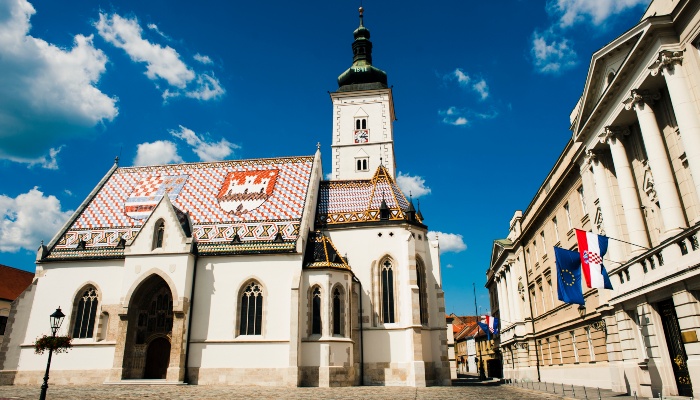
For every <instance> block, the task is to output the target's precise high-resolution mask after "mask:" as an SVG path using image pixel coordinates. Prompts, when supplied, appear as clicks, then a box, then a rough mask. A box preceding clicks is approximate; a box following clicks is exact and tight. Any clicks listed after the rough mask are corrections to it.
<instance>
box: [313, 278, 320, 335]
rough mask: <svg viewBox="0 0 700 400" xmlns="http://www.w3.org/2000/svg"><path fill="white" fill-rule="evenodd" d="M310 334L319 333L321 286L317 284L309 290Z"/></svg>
mask: <svg viewBox="0 0 700 400" xmlns="http://www.w3.org/2000/svg"><path fill="white" fill-rule="evenodd" d="M311 334H312V335H320V334H321V288H319V287H318V286H316V287H314V289H313V291H312V292H311Z"/></svg>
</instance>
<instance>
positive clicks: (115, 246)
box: [0, 8, 450, 387]
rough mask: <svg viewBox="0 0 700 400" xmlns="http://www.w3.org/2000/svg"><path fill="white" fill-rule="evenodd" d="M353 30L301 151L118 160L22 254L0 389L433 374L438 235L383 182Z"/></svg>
mask: <svg viewBox="0 0 700 400" xmlns="http://www.w3.org/2000/svg"><path fill="white" fill-rule="evenodd" d="M362 13H363V10H362V8H360V24H359V27H358V28H357V29H356V30H355V31H354V42H353V44H352V51H353V63H352V66H351V67H350V68H349V69H348V70H346V71H345V72H343V73H342V74H341V75H340V76H339V77H338V89H337V91H335V92H333V93H331V96H330V97H331V100H332V103H333V114H332V121H333V128H332V146H331V158H332V161H331V162H332V172H331V174H330V175H329V176H328V179H329V180H325V179H324V176H323V168H322V164H321V152H320V146H318V149H317V151H316V153H315V154H312V155H306V156H290V157H280V158H263V159H249V160H229V161H221V162H200V163H184V164H172V165H153V166H145V167H120V166H119V165H118V163H115V165H114V166H113V167H112V168H111V169H110V170H109V171H108V172H107V173H106V175H105V176H104V178H103V179H102V180H101V181H100V182H98V183H97V185H96V186H95V188H94V189H93V191H92V192H91V193H90V194H89V196H88V197H87V199H85V200H84V201H83V203H82V204H81V205H80V206H79V207H78V208H77V210H76V211H75V213H74V214H73V216H72V217H71V218H70V219H69V221H67V222H66V224H65V225H64V226H63V228H62V229H61V230H60V231H59V232H57V233H56V235H55V236H54V238H53V239H52V240H51V241H50V242H49V243H47V244H45V245H44V244H42V245H41V247H40V248H39V250H38V252H37V258H36V276H35V278H34V281H33V283H32V284H31V285H30V286H29V288H28V289H27V290H25V291H24V293H23V294H22V295H21V296H20V297H19V298H18V299H17V300H16V301H15V302H14V303H13V305H12V309H11V311H10V315H9V317H8V323H7V328H6V332H5V334H6V336H5V341H4V342H3V343H2V347H0V384H35V385H38V384H40V383H41V381H42V378H43V375H44V369H45V367H46V357H47V356H46V354H44V355H37V354H35V353H34V347H33V343H34V341H35V340H36V338H38V337H40V336H41V335H43V334H47V333H49V332H48V324H47V322H48V316H49V315H50V314H51V313H52V312H53V311H54V310H55V309H56V307H58V306H61V309H62V311H63V312H64V313H65V314H66V317H65V320H64V321H63V325H62V328H61V331H60V334H62V335H70V336H71V337H72V338H73V348H72V349H71V350H70V351H69V352H68V353H67V354H60V355H57V356H55V357H54V358H53V361H52V365H51V375H50V381H49V383H50V384H96V383H97V384H101V383H105V384H128V383H151V384H158V383H160V384H198V385H251V384H254V385H282V386H352V385H387V386H416V387H420V386H426V385H449V384H450V371H449V364H448V360H447V338H446V329H445V303H444V293H443V291H442V281H441V273H440V258H439V246H438V243H437V240H429V239H428V236H427V233H428V229H427V226H426V225H425V222H424V219H423V216H422V214H421V212H420V210H419V209H418V210H417V209H416V208H415V207H414V205H413V202H412V200H410V199H407V198H406V196H405V195H404V194H403V193H402V192H401V190H400V189H399V187H398V185H397V183H396V180H395V178H396V161H395V157H394V136H393V121H394V120H395V117H394V105H393V98H392V90H391V88H390V87H389V86H388V85H387V74H386V73H385V72H384V71H382V70H380V69H378V68H377V67H375V66H374V65H372V43H371V42H370V40H369V39H370V32H369V30H368V29H367V28H366V27H365V26H364V24H363V14H362Z"/></svg>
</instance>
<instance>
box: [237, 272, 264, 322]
mask: <svg viewBox="0 0 700 400" xmlns="http://www.w3.org/2000/svg"><path fill="white" fill-rule="evenodd" d="M262 309H263V291H262V287H261V286H260V284H259V283H257V282H255V281H253V282H250V283H249V284H248V285H247V286H246V287H245V289H244V290H243V294H242V295H241V323H240V329H239V334H240V335H262Z"/></svg>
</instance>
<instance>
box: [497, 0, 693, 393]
mask: <svg viewBox="0 0 700 400" xmlns="http://www.w3.org/2000/svg"><path fill="white" fill-rule="evenodd" d="M699 40H700V3H698V2H697V1H688V0H673V1H661V0H655V1H653V2H652V3H651V4H650V6H649V8H648V9H647V10H646V12H645V13H644V15H643V16H642V18H641V20H640V22H639V23H638V24H637V25H636V26H634V27H632V28H631V29H629V30H628V31H626V32H625V33H624V34H622V35H621V36H620V37H618V38H616V39H615V40H613V41H612V42H610V43H609V44H608V45H606V46H605V47H603V48H602V49H600V50H599V51H597V52H596V53H595V54H594V55H593V57H592V60H591V64H590V69H589V72H588V76H587V79H586V84H585V87H584V91H583V94H582V96H581V98H580V100H579V102H578V104H576V106H575V108H574V110H573V112H572V113H571V130H572V132H573V135H572V138H571V141H570V142H569V143H568V144H567V146H566V148H565V149H564V151H563V152H562V153H561V155H560V157H559V159H558V160H557V161H556V163H555V164H554V166H553V168H552V170H551V171H550V173H549V175H548V176H547V178H546V179H545V181H544V182H543V183H542V185H541V187H540V189H539V190H538V192H537V194H536V195H535V197H534V198H533V199H532V201H531V203H530V205H529V206H528V208H527V209H526V210H525V212H520V211H518V212H516V213H515V215H514V217H513V219H512V220H511V221H510V229H509V233H508V235H507V236H506V238H504V239H500V240H496V241H494V244H493V253H492V257H491V265H490V266H489V270H488V272H487V276H488V278H487V284H486V286H487V287H488V288H489V291H490V294H491V303H492V307H493V309H494V310H495V311H496V312H497V314H498V316H499V317H500V318H501V321H502V329H501V332H502V334H501V337H500V338H499V339H500V345H499V346H500V350H501V353H502V360H503V366H504V373H505V376H506V377H507V378H514V379H525V380H538V379H539V380H541V381H547V382H557V383H565V384H577V385H582V384H586V385H588V386H599V387H603V388H611V389H613V390H616V391H620V392H628V393H633V392H636V393H637V395H639V396H642V397H652V395H654V396H656V395H657V394H658V393H659V392H661V393H662V394H663V395H682V396H692V395H693V394H695V395H696V396H697V395H700V342H698V331H699V330H700V248H699V246H698V230H700V200H699V198H698V194H699V193H700V102H699V100H700V87H699V84H700V41H699ZM576 228H578V229H583V230H586V231H593V232H596V233H598V234H601V235H606V236H608V237H610V238H615V239H619V240H610V242H609V249H608V254H607V255H606V258H605V260H606V261H605V265H606V267H607V270H608V272H609V274H610V277H611V281H612V284H613V287H614V289H613V290H596V289H592V290H587V291H585V293H584V296H585V300H586V306H585V307H580V308H579V307H578V306H576V305H568V304H564V303H562V302H560V301H559V300H558V299H557V288H556V284H557V276H556V267H555V264H554V255H553V246H559V247H564V248H567V249H576V248H577V243H576V239H575V235H574V229H576Z"/></svg>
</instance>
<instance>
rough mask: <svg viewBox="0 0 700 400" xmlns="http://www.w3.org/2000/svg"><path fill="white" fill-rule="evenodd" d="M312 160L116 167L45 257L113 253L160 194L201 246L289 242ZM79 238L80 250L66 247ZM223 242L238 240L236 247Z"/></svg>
mask: <svg viewBox="0 0 700 400" xmlns="http://www.w3.org/2000/svg"><path fill="white" fill-rule="evenodd" d="M313 161H314V157H312V156H309V157H289V158H267V159H252V160H237V161H221V162H205V163H191V164H173V165H160V166H148V167H126V168H116V169H115V170H114V172H112V174H111V175H110V176H109V177H108V178H107V179H106V181H105V182H104V184H103V185H102V187H99V188H98V190H97V192H96V193H95V194H94V196H93V197H92V198H91V199H88V200H89V202H87V204H86V205H85V207H84V208H83V209H81V210H80V212H79V215H78V216H77V217H76V218H75V219H74V220H73V221H72V223H71V224H70V226H69V227H68V228H67V229H66V230H65V232H63V233H62V234H61V236H60V237H59V238H58V241H57V242H56V243H55V246H54V247H53V248H52V249H50V250H51V251H52V254H50V255H49V257H47V258H48V259H57V258H59V257H60V258H63V259H65V258H83V257H85V258H110V257H114V256H118V254H116V253H115V252H114V251H113V249H116V247H117V244H118V243H119V240H120V239H121V238H124V239H126V241H129V240H131V239H133V238H134V237H135V236H136V234H137V233H138V231H139V230H140V229H141V227H142V226H143V224H144V222H145V221H146V219H147V218H148V216H149V215H150V213H151V212H152V211H153V209H154V208H155V206H156V205H157V204H158V202H159V201H160V199H162V198H163V196H164V195H166V194H167V196H168V197H169V199H170V201H171V202H172V204H173V206H174V207H175V208H176V210H179V211H181V212H183V213H186V214H187V216H188V217H189V220H190V221H191V229H192V236H193V237H194V239H195V240H196V241H197V243H198V247H199V248H200V250H204V251H205V253H206V252H221V253H244V252H248V251H250V252H264V250H265V246H263V245H262V244H263V243H266V242H267V243H272V241H273V240H275V239H278V241H279V240H280V239H281V240H282V241H283V242H284V246H282V245H280V244H279V243H275V245H273V246H272V247H270V246H267V247H270V250H272V251H279V248H281V247H284V248H285V249H287V248H289V247H290V243H293V242H295V241H296V239H297V238H298V237H299V229H300V223H301V218H302V213H303V211H304V204H305V201H306V197H307V196H306V195H307V192H308V190H309V185H310V181H311V171H312V166H313ZM278 233H279V237H278ZM236 236H237V238H236ZM80 241H85V250H81V251H77V252H75V253H79V254H77V255H76V254H74V255H70V254H68V252H67V251H68V250H74V249H75V248H76V247H77V246H78V244H79V243H80ZM229 244H230V245H231V246H233V245H234V244H238V245H237V246H233V247H235V248H236V250H233V249H232V248H230V247H231V246H228V245H229ZM273 247H274V248H273ZM292 248H293V246H292ZM107 249H110V250H107ZM84 252H85V253H84ZM93 253H94V254H93ZM117 253H118V252H117Z"/></svg>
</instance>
